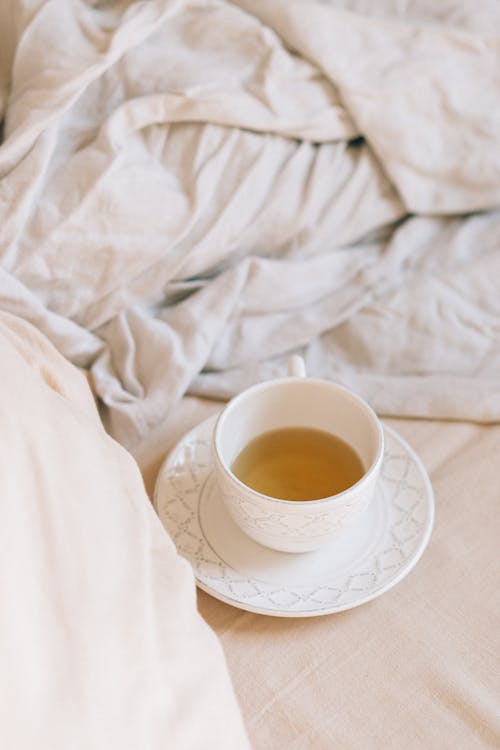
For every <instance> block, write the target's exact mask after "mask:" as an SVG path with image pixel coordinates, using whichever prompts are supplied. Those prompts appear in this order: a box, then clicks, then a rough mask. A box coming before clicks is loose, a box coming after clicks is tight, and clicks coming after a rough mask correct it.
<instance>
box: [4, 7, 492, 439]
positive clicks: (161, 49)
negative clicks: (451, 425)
mask: <svg viewBox="0 0 500 750" xmlns="http://www.w3.org/2000/svg"><path fill="white" fill-rule="evenodd" d="M375 6H376V10H375ZM499 29H500V6H499V5H498V3H496V2H487V1H486V0H479V1H478V2H477V1H473V0H463V1H462V2H460V1H459V0H447V1H446V2H440V3H432V2H430V1H429V0H428V1H424V0H419V2H416V3H411V4H407V3H404V2H397V0H384V1H383V2H378V3H376V4H375V3H370V2H363V0H352V2H347V1H346V0H344V1H343V2H340V1H338V2H333V0H332V1H331V2H325V1H323V2H320V1H319V0H272V2H269V1H267V0H253V1H252V0H240V1H239V2H224V1H223V0H144V1H143V2H105V1H102V2H83V1H82V0H79V1H77V0H45V1H44V0H10V2H9V1H8V0H7V2H2V3H1V5H0V107H1V113H2V117H3V120H4V127H3V141H2V143H1V145H0V177H1V179H0V259H1V267H0V307H1V308H2V309H4V310H7V311H10V312H14V313H16V314H18V315H21V316H22V317H24V318H25V319H27V320H29V321H31V322H33V323H34V324H35V325H36V326H37V327H38V328H39V329H40V330H42V331H43V332H44V333H45V334H46V335H47V336H48V337H49V338H50V339H51V340H52V342H53V343H54V344H55V345H56V347H57V348H58V349H59V350H60V351H61V352H62V353H63V354H64V355H65V356H66V357H68V358H69V359H70V360H71V361H72V362H74V363H75V364H77V365H79V366H80V367H83V368H85V369H87V370H89V371H90V373H91V378H92V382H93V385H94V388H95V391H96V393H97V395H98V396H99V399H100V403H101V407H102V416H103V418H104V420H105V423H106V426H107V428H108V429H109V430H110V431H111V432H112V434H114V435H115V436H116V437H118V439H119V440H121V441H122V442H124V443H126V444H128V445H131V444H132V443H133V442H134V441H135V440H136V439H137V438H138V437H140V436H141V435H142V434H144V432H145V431H147V430H148V429H149V428H150V427H151V426H152V425H154V424H155V423H156V422H158V421H160V420H161V419H163V418H164V417H165V416H166V414H167V413H168V411H169V409H170V408H171V407H172V405H173V404H175V402H176V401H177V400H178V399H179V398H180V397H181V396H182V395H183V394H184V393H185V392H186V391H187V390H190V391H191V392H193V393H198V394H206V395H213V396H228V395H230V394H231V393H234V392H235V391H237V390H238V389H239V388H241V387H243V386H245V385H248V384H250V383H252V382H254V381H256V380H258V379H262V378H267V377H272V376H274V375H276V374H283V373H284V372H285V365H284V363H285V360H286V357H287V355H288V353H290V352H292V351H300V352H301V353H302V354H304V356H305V359H306V362H307V366H308V370H309V372H310V373H311V374H314V375H318V376H323V377H329V378H333V379H335V380H337V381H339V382H342V383H345V384H347V385H349V386H351V387H353V388H354V389H356V390H357V391H358V392H359V393H361V394H362V395H364V396H365V397H366V398H368V399H369V400H370V401H371V403H372V404H373V406H374V407H375V408H376V409H377V410H378V411H379V412H380V413H383V414H391V415H419V416H436V417H449V418H461V419H462V418H465V419H474V420H482V421H494V420H498V419H500V387H499V373H500V346H499V341H500V336H499V326H500V294H499V286H500V250H499V248H500V213H498V212H497V211H496V208H497V207H498V206H500V31H499Z"/></svg>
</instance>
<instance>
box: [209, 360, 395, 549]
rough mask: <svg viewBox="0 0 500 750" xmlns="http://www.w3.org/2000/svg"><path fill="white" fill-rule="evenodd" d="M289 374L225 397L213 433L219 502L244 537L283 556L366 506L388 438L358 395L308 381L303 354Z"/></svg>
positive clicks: (317, 542) (326, 538)
mask: <svg viewBox="0 0 500 750" xmlns="http://www.w3.org/2000/svg"><path fill="white" fill-rule="evenodd" d="M289 371H291V375H290V376H288V377H285V378H279V379H276V380H271V381H269V382H266V383H260V384H258V385H255V386H252V387H251V388H248V389H247V390H245V391H243V392H242V393H241V394H239V395H238V396H236V397H235V398H233V399H232V400H231V401H229V403H228V404H227V405H226V407H225V408H224V410H223V411H222V413H221V414H220V416H219V418H218V420H217V423H216V426H215V430H214V435H213V445H212V449H213V457H214V470H215V479H216V482H217V485H218V489H219V492H220V494H221V497H222V500H223V501H224V503H225V505H226V507H227V509H228V510H229V513H230V514H231V516H232V518H233V519H234V520H235V522H236V523H237V524H238V526H239V527H240V528H241V529H242V530H243V531H244V532H245V533H246V534H247V535H248V536H250V537H251V538H252V539H254V540H255V541H257V542H259V543H260V544H263V545H265V546H266V547H270V548H272V549H276V550H280V551H283V552H307V551H311V550H314V549H317V548H319V547H321V546H322V545H324V544H326V543H328V542H330V541H332V540H333V539H334V538H335V537H336V536H337V535H338V534H339V533H340V531H342V530H343V529H344V528H346V527H348V526H349V524H351V523H353V522H354V520H355V519H356V518H357V517H359V515H360V514H361V513H363V512H364V510H365V509H366V508H367V506H368V504H369V503H370V500H371V498H372V496H373V494H374V491H375V488H376V484H377V479H378V476H379V473H380V467H381V464H382V458H383V451H384V436H383V430H382V425H381V423H380V421H379V419H378V418H377V416H376V414H375V413H374V411H373V410H372V409H371V407H370V406H369V405H368V404H367V403H366V402H365V401H364V400H363V399H361V398H360V397H359V396H357V395H356V394H354V393H352V392H351V391H349V390H348V389H346V388H344V387H343V386H339V385H337V384H335V383H332V382H330V381H327V380H320V379H315V378H308V377H305V373H304V366H303V361H302V360H301V358H298V357H294V358H293V359H292V360H291V362H290V364H289Z"/></svg>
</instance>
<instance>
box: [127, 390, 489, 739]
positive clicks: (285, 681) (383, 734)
mask: <svg viewBox="0 0 500 750" xmlns="http://www.w3.org/2000/svg"><path fill="white" fill-rule="evenodd" d="M221 406H222V404H221V403H219V402H213V401H208V400H201V399H195V398H186V399H184V400H183V401H182V402H181V404H180V405H179V407H178V408H177V410H176V412H175V414H174V415H172V418H171V419H170V420H168V422H165V424H163V425H162V426H161V427H159V428H157V430H156V431H155V433H154V434H152V435H151V436H150V438H149V439H148V441H147V442H146V441H145V442H143V443H142V444H140V445H139V446H137V449H136V450H135V451H134V454H135V456H136V459H137V460H138V462H139V464H140V466H141V468H142V473H143V476H144V479H145V483H146V487H147V489H148V492H149V494H150V496H151V495H152V493H153V490H154V484H155V479H156V476H157V473H158V470H159V468H160V466H161V464H162V462H163V460H164V458H165V456H166V455H167V454H168V451H169V450H171V448H172V447H173V446H174V445H175V444H176V442H177V441H178V439H179V438H180V437H181V436H182V435H183V434H184V433H185V432H186V431H187V430H189V429H191V428H192V427H194V426H195V425H196V424H197V423H198V422H199V421H201V420H203V419H204V418H206V417H208V416H209V415H211V414H213V413H216V412H217V411H218V410H219V409H220V408H221ZM384 421H385V423H386V424H388V425H390V426H391V427H393V428H394V429H395V430H397V431H398V432H399V433H400V434H401V435H402V436H403V437H404V438H405V439H406V440H407V441H408V443H409V444H410V445H411V446H412V447H413V448H414V450H415V451H416V452H417V453H418V455H419V456H420V457H421V459H422V461H423V463H424V465H425V467H426V469H427V471H428V473H429V475H430V478H431V481H432V484H433V488H434V492H435V511H436V514H435V523H434V529H433V533H432V536H431V539H430V542H429V545H428V547H427V549H426V551H425V552H424V554H423V556H422V558H421V559H420V561H419V562H418V563H417V565H416V567H415V568H414V569H413V570H412V571H411V572H410V573H409V574H408V576H407V577H406V578H405V579H404V580H403V581H401V582H400V583H399V584H398V585H397V586H396V587H395V588H393V589H392V590H390V591H388V592H386V593H385V594H383V595H382V596H381V597H379V598H378V599H376V600H374V601H372V602H368V603H367V604H364V605H361V606H360V607H358V608H355V609H352V610H349V611H346V612H341V613H337V614H333V615H326V616H324V617H317V618H306V619H300V620H298V619H290V618H284V619H282V618H276V617H267V616H263V615H257V614H252V613H250V612H246V611H243V610H240V609H236V608H234V607H231V606H229V605H227V604H225V603H222V602H220V601H218V600H216V599H214V598H213V597H211V596H209V595H208V594H206V593H205V592H203V591H200V590H199V591H198V606H199V610H200V612H201V614H202V615H203V617H204V618H205V619H206V621H207V622H208V623H209V624H210V625H211V627H212V628H213V629H214V630H215V632H216V633H217V635H218V636H219V638H220V640H221V642H222V645H223V648H224V651H225V654H226V657H227V660H228V663H229V667H230V671H231V674H232V677H233V680H234V685H235V689H236V692H237V695H238V697H239V700H240V704H241V707H242V711H243V714H244V718H245V721H246V724H247V728H248V731H249V735H250V740H251V742H253V746H254V747H255V748H259V750H260V749H261V748H262V749H264V748H269V750H271V749H272V750H274V749H275V748H282V747H290V748H294V749H295V748H311V749H314V750H323V749H324V750H327V749H328V748H334V747H339V748H343V749H344V748H346V749H351V748H352V749H353V750H358V748H380V747H384V748H395V749H396V748H402V747H404V748H434V747H436V748H437V747H442V748H463V749H464V750H465V749H466V748H467V750H469V749H470V750H472V749H475V748H478V749H479V748H481V749H482V748H490V747H491V748H494V747H496V746H498V744H499V742H500V716H499V712H498V701H499V695H500V671H499V653H500V642H499V632H500V628H499V625H500V619H499V618H500V594H499V591H498V586H497V582H498V580H497V579H498V555H499V552H498V550H499V539H500V513H499V492H500V490H499V483H498V476H497V471H498V445H499V444H500V443H499V441H500V427H499V426H488V427H485V426H482V425H478V424H473V423H463V422H444V421H437V420H409V419H387V420H384Z"/></svg>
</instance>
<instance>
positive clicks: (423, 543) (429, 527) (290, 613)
mask: <svg viewBox="0 0 500 750" xmlns="http://www.w3.org/2000/svg"><path fill="white" fill-rule="evenodd" d="M218 417H219V414H213V415H211V416H210V417H208V418H207V419H204V420H202V421H201V422H199V423H198V424H197V425H195V426H194V427H192V428H191V429H190V430H188V431H187V432H186V433H185V434H184V435H183V436H182V437H181V438H180V439H179V440H178V441H177V443H176V444H175V445H174V446H173V448H172V449H171V451H170V452H169V455H168V456H167V457H166V458H165V460H164V461H163V463H162V464H161V466H160V470H159V472H158V476H157V480H156V482H155V487H154V492H153V507H154V510H155V512H156V514H157V516H158V518H159V521H160V523H161V524H162V526H163V521H162V519H161V517H160V514H159V508H158V497H159V494H160V488H161V484H162V480H163V474H164V473H166V472H167V471H168V470H169V468H170V464H171V463H173V461H174V458H175V454H176V452H177V450H178V449H179V448H180V446H181V445H182V444H183V443H184V442H188V441H189V440H190V439H192V437H193V436H196V435H197V434H198V433H199V432H200V431H202V430H203V429H204V428H205V429H207V431H208V428H209V427H210V426H211V427H212V430H213V429H214V427H215V424H216V422H217V419H218ZM211 423H212V424H211ZM381 424H382V428H383V431H384V433H385V432H387V433H388V434H389V435H391V436H392V437H393V438H394V439H395V440H396V441H397V442H398V443H399V444H400V445H401V447H402V448H403V450H404V451H405V453H407V454H408V455H409V457H410V458H411V460H412V461H413V462H414V464H415V465H416V467H417V468H418V470H419V474H420V476H421V479H422V488H423V490H424V493H425V499H426V508H427V519H426V525H425V528H424V529H423V530H422V536H421V539H420V543H419V545H418V547H417V549H416V550H415V551H414V553H413V555H412V557H411V558H410V559H409V561H407V563H406V564H405V565H403V566H402V568H401V569H400V570H399V572H398V573H397V574H396V575H395V576H394V578H391V579H390V580H389V581H387V582H386V583H384V584H382V585H381V586H380V588H378V589H375V590H373V591H371V592H370V593H369V594H367V595H366V596H364V597H360V598H359V599H357V600H356V601H351V602H346V603H345V604H339V605H334V606H331V607H323V608H319V609H312V610H300V611H296V610H289V609H286V607H282V608H280V609H269V608H267V607H259V606H257V605H252V604H250V603H247V602H244V601H242V600H241V599H234V598H232V597H230V596H226V595H225V594H222V593H220V592H219V591H217V590H216V589H213V588H211V587H210V586H209V584H207V583H205V582H204V580H203V579H201V578H200V577H199V576H198V573H197V571H196V569H195V567H194V566H193V565H192V563H191V560H190V559H189V558H188V557H184V556H183V557H184V559H185V560H186V561H187V562H188V563H189V564H190V566H191V569H192V571H193V575H194V578H195V582H196V586H197V587H198V588H199V589H201V590H202V591H204V592H205V593H207V594H209V595H210V596H212V597H213V598H214V599H218V600H219V601H222V602H224V603H225V604H228V605H230V606H233V607H236V608H237V609H241V610H244V611H247V612H251V613H253V614H260V615H265V616H268V617H293V618H299V617H300V618H307V617H319V616H322V615H329V614H336V613H338V612H345V611H347V610H349V609H354V608H356V607H359V606H361V605H362V604H367V603H368V602H370V601H372V600H374V599H377V598H378V597H379V596H381V595H382V594H385V593H386V591H389V590H390V589H392V588H393V587H394V586H396V585H397V584H398V583H400V582H401V581H402V580H403V579H404V578H405V577H406V576H407V575H408V574H409V573H410V572H411V571H412V570H413V568H414V567H415V566H416V564H417V563H418V562H419V560H420V559H421V557H422V555H423V553H424V551H425V549H426V547H427V545H428V543H429V540H430V537H431V534H432V531H433V528H434V520H435V498H434V490H433V487H432V483H431V480H430V478H429V475H428V472H427V469H426V468H425V466H424V464H423V462H422V460H421V458H420V457H419V456H418V454H417V453H416V452H415V450H414V449H413V448H412V447H411V445H409V443H408V442H407V441H406V440H405V439H404V438H403V437H402V436H401V435H400V434H399V432H397V430H395V429H394V428H393V427H390V426H389V425H387V424H385V423H384V422H383V420H381ZM384 457H385V448H384V454H383V457H382V465H383V462H384ZM210 464H211V467H210V469H209V471H208V475H207V477H206V479H205V481H204V483H203V485H202V487H201V488H200V491H199V492H198V495H197V499H196V510H197V512H198V513H199V507H200V498H201V496H202V488H203V486H205V485H206V483H207V482H208V481H210V480H211V479H213V462H212V460H211V459H210ZM380 481H381V479H379V482H380ZM209 491H213V488H212V490H209ZM164 528H165V527H164ZM200 532H201V534H202V536H203V538H204V539H205V541H206V543H207V544H208V545H209V546H210V547H211V548H212V545H211V543H210V540H208V539H207V538H206V536H205V534H204V530H203V527H202V526H201V525H200ZM242 533H244V532H242ZM255 544H257V542H255ZM212 549H213V548H212ZM213 551H214V553H215V554H216V555H217V556H219V552H217V550H213ZM179 554H181V553H179ZM281 554H283V555H287V554H292V555H293V556H294V557H295V556H296V554H299V555H300V554H302V553H296V554H294V553H286V552H283V553H281ZM303 554H307V553H303ZM221 559H222V558H221Z"/></svg>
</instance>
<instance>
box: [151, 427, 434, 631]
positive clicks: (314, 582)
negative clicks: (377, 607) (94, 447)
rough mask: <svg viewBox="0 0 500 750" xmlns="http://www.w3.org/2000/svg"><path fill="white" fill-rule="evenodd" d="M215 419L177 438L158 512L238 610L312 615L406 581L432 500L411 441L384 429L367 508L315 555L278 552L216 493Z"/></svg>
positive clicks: (209, 584) (204, 579)
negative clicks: (249, 531) (243, 525)
mask: <svg viewBox="0 0 500 750" xmlns="http://www.w3.org/2000/svg"><path fill="white" fill-rule="evenodd" d="M215 420H216V417H211V418H210V419H208V420H206V421H205V422H202V424H200V425H198V427H195V429H193V430H191V432H189V433H188V434H187V435H185V436H184V437H183V438H182V440H181V441H180V442H179V443H178V445H177V447H176V448H174V450H173V451H172V452H171V453H170V455H169V457H168V458H167V460H166V461H165V463H164V464H163V466H162V468H161V470H160V473H159V475H158V480H157V483H156V487H155V495H154V505H155V508H156V511H157V513H158V515H159V517H160V519H161V521H162V523H163V525H164V526H165V528H166V529H167V531H168V532H169V534H170V536H171V537H172V539H173V540H174V542H175V544H176V546H177V550H178V552H179V553H180V554H181V555H182V556H183V557H185V558H186V559H187V560H188V561H189V562H190V563H191V565H192V567H193V571H194V574H195V577H196V581H197V584H198V586H199V587H200V588H201V589H203V590H204V591H207V592H208V593H209V594H211V595H212V596H214V597H216V598H217V599H221V600H222V601H223V602H227V603H228V604H232V605H233V606H235V607H239V608H240V609H246V610H249V611H250V612H258V613H260V614H263V615H274V616H278V617H312V616H317V615H325V614H330V613H332V612H340V611H342V610H345V609H351V608H352V607H356V606H358V605H359V604H363V603H364V602H367V601H369V600H370V599H374V598H375V597H377V596H380V594H383V593H384V592H385V591H387V590H388V589H390V588H391V587H392V586H394V585H395V584H396V583H399V581H401V580H402V579H403V578H404V577H405V576H406V575H407V574H408V573H409V571H410V570H411V569H412V568H413V566H414V565H415V564H416V562H417V561H418V559H419V558H420V556H421V555H422V552H423V551H424V549H425V547H426V545H427V542H428V541H429V537H430V533H431V529H432V523H433V518H434V497H433V491H432V486H431V483H430V481H429V477H428V476H427V473H426V471H425V469H424V467H423V465H422V463H421V462H420V459H419V458H418V457H417V456H416V455H415V453H414V451H413V450H412V449H411V448H410V446H409V445H408V444H407V443H406V442H405V441H404V440H403V439H402V438H401V437H400V436H399V435H398V434H397V433H396V432H394V430H392V429H390V428H389V427H387V426H384V434H385V445H386V448H385V455H384V463H383V466H382V473H381V478H380V481H379V485H378V488H377V490H376V493H375V497H374V499H373V501H372V503H371V505H370V507H369V509H368V510H367V511H366V513H365V514H364V515H363V516H362V517H361V518H360V519H358V520H357V521H356V524H355V525H354V526H351V527H350V528H349V529H347V530H346V531H345V532H343V533H342V535H341V536H339V537H338V539H336V540H335V542H333V543H332V544H330V545H328V546H327V547H324V548H322V549H320V550H318V551H316V552H306V553H302V554H289V553H286V552H275V551H273V550H271V549H268V548H266V547H263V546H261V545H260V544H257V542H254V541H253V540H252V539H250V538H249V537H247V536H246V535H245V534H244V533H243V532H242V531H240V529H239V528H238V526H236V524H235V523H234V521H233V520H232V519H231V517H230V516H229V514H228V513H227V511H226V509H225V507H224V505H223V504H222V501H221V500H220V498H219V497H218V495H217V491H216V488H215V484H214V480H213V476H212V462H211V453H210V438H211V434H212V430H213V427H214V425H215Z"/></svg>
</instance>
